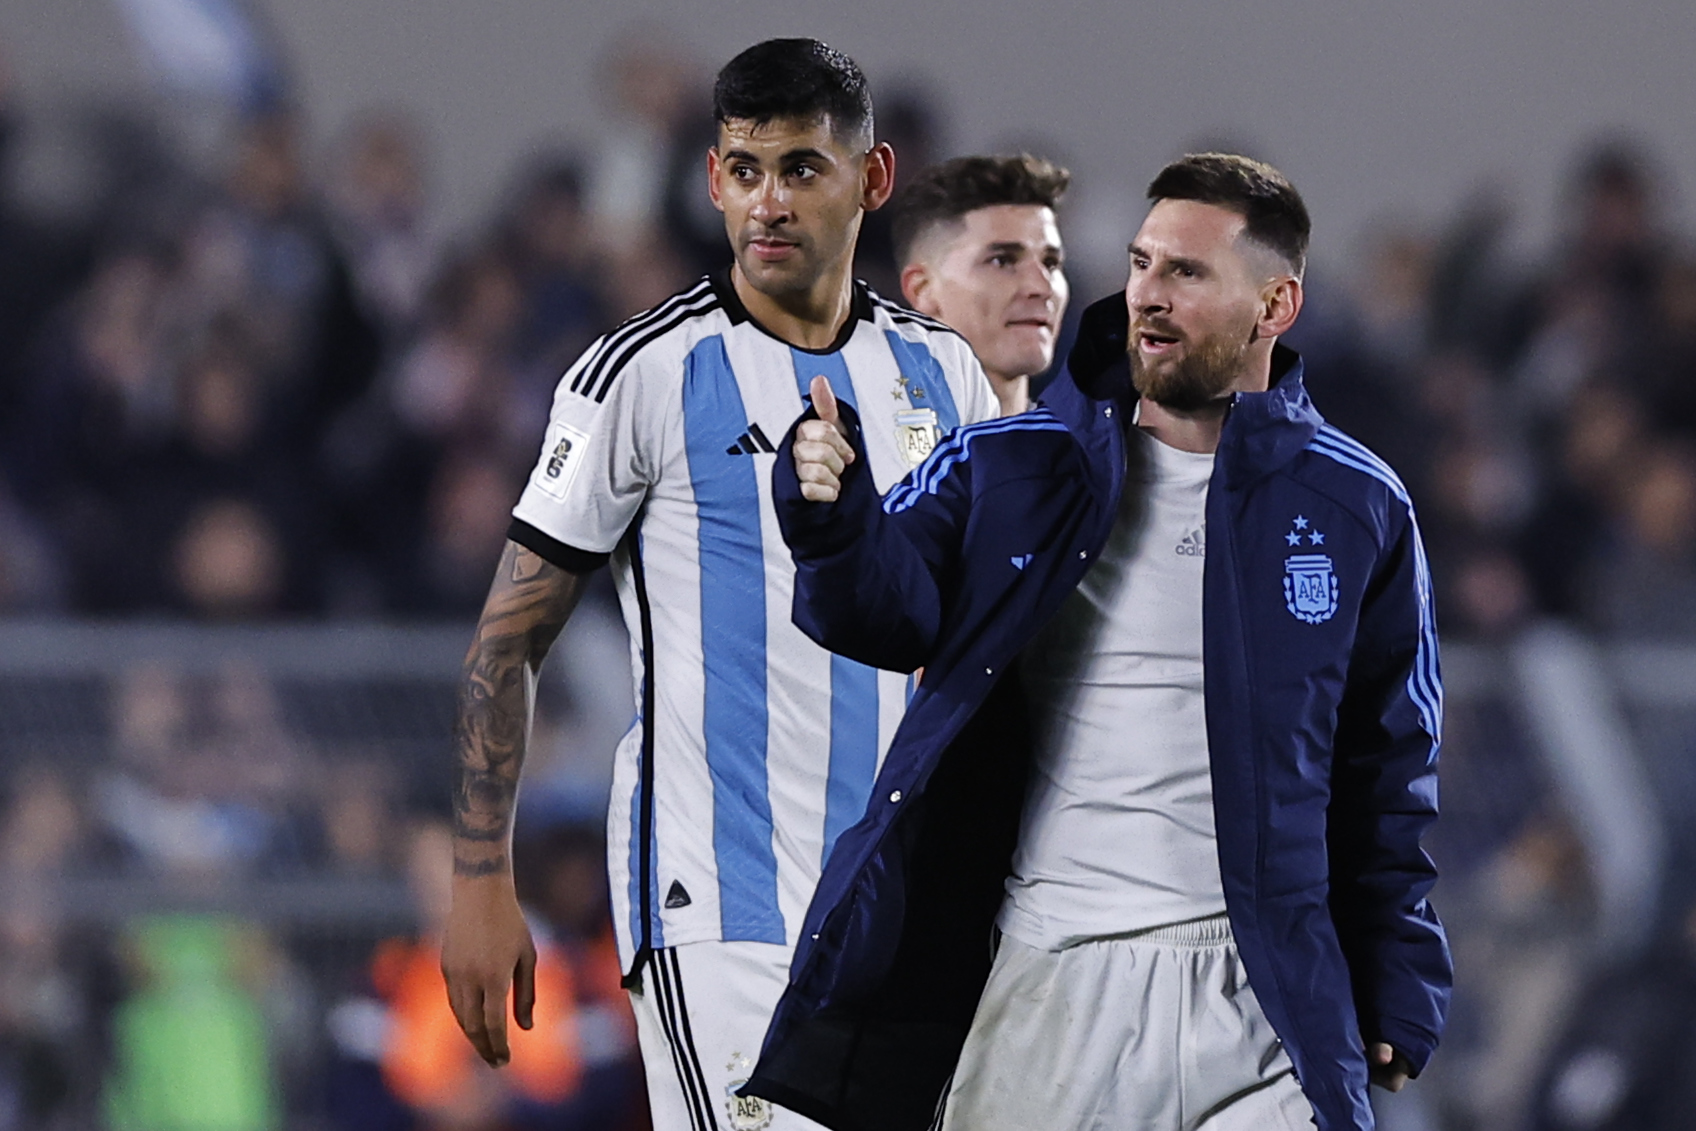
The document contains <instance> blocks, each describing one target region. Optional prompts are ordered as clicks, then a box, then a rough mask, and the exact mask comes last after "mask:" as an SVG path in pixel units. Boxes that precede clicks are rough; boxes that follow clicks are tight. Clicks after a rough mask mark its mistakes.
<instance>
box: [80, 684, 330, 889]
mask: <svg viewBox="0 0 1696 1131" xmlns="http://www.w3.org/2000/svg"><path fill="white" fill-rule="evenodd" d="M113 723H114V729H115V736H114V758H113V761H112V764H111V765H110V766H108V767H107V768H106V769H105V770H104V771H103V773H102V774H101V776H100V777H99V779H98V780H97V781H96V783H95V788H94V804H95V809H96V812H97V814H98V816H99V819H100V820H101V822H102V824H103V825H104V827H105V830H106V832H107V834H108V835H109V837H110V838H111V840H112V842H113V843H114V844H115V845H116V846H118V848H119V849H120V851H122V853H123V854H124V856H125V857H126V858H127V859H128V860H129V861H130V862H131V863H132V864H133V865H134V866H135V867H137V868H139V869H141V870H144V871H149V872H154V873H158V874H174V875H178V876H184V877H189V878H203V879H228V878H232V877H237V876H242V875H251V874H255V873H264V872H278V871H288V870H291V869H294V868H298V867H299V866H300V865H301V862H302V861H303V859H304V858H305V857H306V856H307V855H308V852H307V848H306V845H307V843H308V842H309V839H310V838H309V837H308V836H307V835H306V833H305V832H304V831H303V826H304V824H305V822H306V819H307V818H306V814H305V812H304V810H303V807H302V806H301V805H300V804H298V803H297V802H298V799H299V798H300V797H301V795H303V794H304V792H305V789H306V782H305V780H304V774H303V772H302V771H303V768H304V765H305V763H304V762H303V761H302V760H301V758H300V756H299V754H298V752H297V751H296V750H295V749H294V747H293V744H292V741H291V740H290V739H289V738H288V737H287V736H286V735H285V734H284V733H283V732H282V730H281V726H280V722H279V719H278V716H277V705H276V700H275V698H274V693H273V691H272V690H271V688H270V687H269V685H268V683H267V682H266V677H265V676H264V674H263V673H261V672H260V671H258V670H257V669H254V668H250V667H247V666H234V667H231V668H228V669H226V670H225V671H224V672H223V673H221V675H220V677H219V678H218V679H217V681H215V682H213V683H210V684H208V683H206V682H202V681H195V680H189V679H186V678H184V677H183V676H182V675H180V674H179V673H176V672H174V671H172V670H170V669H169V668H164V667H158V666H144V667H139V668H135V669H132V670H131V671H130V672H128V673H127V674H126V676H125V678H124V679H123V680H122V681H121V682H120V684H119V686H118V687H117V688H116V689H115V695H114V709H113Z"/></svg>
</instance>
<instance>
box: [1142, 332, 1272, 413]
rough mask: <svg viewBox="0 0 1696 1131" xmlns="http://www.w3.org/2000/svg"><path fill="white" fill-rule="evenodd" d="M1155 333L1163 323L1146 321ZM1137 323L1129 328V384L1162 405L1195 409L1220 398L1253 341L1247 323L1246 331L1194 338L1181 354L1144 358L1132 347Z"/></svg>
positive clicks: (1181, 409) (1180, 408)
mask: <svg viewBox="0 0 1696 1131" xmlns="http://www.w3.org/2000/svg"><path fill="white" fill-rule="evenodd" d="M1146 328H1147V329H1148V330H1151V331H1153V332H1154V333H1157V334H1164V333H1170V330H1169V329H1168V328H1166V327H1162V326H1159V325H1155V324H1150V325H1147V326H1146ZM1137 330H1138V327H1136V326H1132V328H1131V335H1130V338H1131V348H1130V351H1129V359H1128V360H1129V361H1130V366H1131V384H1133V385H1134V386H1136V390H1137V393H1138V394H1139V395H1141V396H1144V397H1147V398H1148V399H1149V400H1151V401H1153V402H1154V403H1155V404H1157V405H1160V406H1161V407H1163V408H1169V409H1173V410H1174V411H1177V412H1197V411H1199V410H1201V409H1203V408H1206V407H1207V406H1208V405H1210V404H1212V403H1213V402H1214V401H1217V400H1220V399H1221V398H1223V397H1224V396H1225V394H1226V392H1227V391H1228V390H1229V389H1230V387H1231V385H1232V384H1234V383H1235V382H1236V380H1237V377H1238V376H1239V375H1240V374H1241V373H1242V371H1243V358H1244V357H1246V356H1247V354H1248V347H1249V345H1250V344H1251V343H1252V342H1253V341H1254V329H1253V327H1252V326H1251V327H1250V328H1249V330H1248V331H1247V332H1246V333H1231V332H1225V333H1219V334H1209V335H1208V336H1207V337H1205V338H1202V339H1200V340H1198V341H1196V342H1194V343H1193V344H1192V346H1191V348H1190V349H1188V350H1185V351H1184V356H1182V357H1180V358H1176V359H1158V360H1156V361H1153V362H1148V361H1145V360H1144V359H1143V356H1142V352H1141V351H1140V350H1138V349H1137V348H1136V341H1137Z"/></svg>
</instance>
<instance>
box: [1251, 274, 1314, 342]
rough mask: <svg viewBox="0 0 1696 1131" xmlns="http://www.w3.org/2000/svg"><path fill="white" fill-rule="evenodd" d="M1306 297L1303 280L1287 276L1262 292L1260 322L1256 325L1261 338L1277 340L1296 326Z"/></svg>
mask: <svg viewBox="0 0 1696 1131" xmlns="http://www.w3.org/2000/svg"><path fill="white" fill-rule="evenodd" d="M1304 295H1305V292H1304V291H1303V290H1302V286H1301V280H1300V279H1297V278H1296V277H1295V276H1293V275H1285V276H1283V277H1281V278H1278V279H1275V280H1273V281H1272V282H1271V283H1270V284H1268V285H1267V287H1266V289H1265V290H1263V291H1261V292H1260V321H1259V322H1258V323H1256V325H1255V329H1256V330H1258V331H1259V334H1260V336H1261V337H1263V338H1276V337H1279V336H1281V335H1283V334H1284V333H1286V332H1287V331H1288V330H1289V328H1290V327H1291V326H1294V325H1295V322H1296V316H1297V315H1298V314H1300V313H1301V304H1302V299H1303V297H1304Z"/></svg>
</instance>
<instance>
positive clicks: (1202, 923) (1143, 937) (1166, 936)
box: [1116, 914, 1231, 946]
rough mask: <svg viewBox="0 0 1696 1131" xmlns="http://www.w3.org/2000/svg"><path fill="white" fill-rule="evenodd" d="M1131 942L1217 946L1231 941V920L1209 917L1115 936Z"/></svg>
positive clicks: (1214, 916) (1222, 916)
mask: <svg viewBox="0 0 1696 1131" xmlns="http://www.w3.org/2000/svg"><path fill="white" fill-rule="evenodd" d="M1116 937H1118V938H1122V939H1128V940H1130V941H1133V942H1152V943H1166V944H1168V945H1174V946H1218V945H1220V944H1221V943H1228V942H1230V941H1231V919H1230V917H1229V916H1228V915H1223V914H1221V915H1209V916H1208V917H1207V918H1205V919H1191V920H1190V921H1189V922H1187V923H1168V924H1167V925H1166V926H1164V927H1150V928H1148V929H1147V930H1146V931H1131V932H1130V933H1128V934H1124V935H1119V936H1116Z"/></svg>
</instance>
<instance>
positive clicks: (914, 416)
mask: <svg viewBox="0 0 1696 1131" xmlns="http://www.w3.org/2000/svg"><path fill="white" fill-rule="evenodd" d="M941 438H942V430H941V429H940V428H939V427H938V426H937V419H936V410H935V409H929V408H909V409H903V410H901V411H900V412H897V413H896V414H895V446H896V448H897V449H899V451H900V452H901V455H902V458H904V459H905V460H906V461H907V466H909V467H917V466H919V464H921V463H923V462H924V461H925V457H926V456H928V455H930V452H931V449H932V448H934V447H936V442H937V440H939V439H941Z"/></svg>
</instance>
